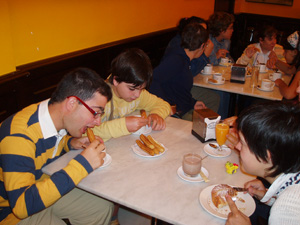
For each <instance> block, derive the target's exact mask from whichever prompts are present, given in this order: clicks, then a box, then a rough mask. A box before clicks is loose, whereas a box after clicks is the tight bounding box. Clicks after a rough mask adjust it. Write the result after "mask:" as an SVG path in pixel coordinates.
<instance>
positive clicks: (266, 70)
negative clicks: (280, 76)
mask: <svg viewBox="0 0 300 225" xmlns="http://www.w3.org/2000/svg"><path fill="white" fill-rule="evenodd" d="M268 71H269V70H268V69H267V68H266V69H265V71H259V73H267V72H268Z"/></svg>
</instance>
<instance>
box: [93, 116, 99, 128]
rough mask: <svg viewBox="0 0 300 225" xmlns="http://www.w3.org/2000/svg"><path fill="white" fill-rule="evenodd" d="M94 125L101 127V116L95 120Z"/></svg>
mask: <svg viewBox="0 0 300 225" xmlns="http://www.w3.org/2000/svg"><path fill="white" fill-rule="evenodd" d="M94 124H95V126H100V124H101V117H100V116H98V117H96V118H95V119H94Z"/></svg>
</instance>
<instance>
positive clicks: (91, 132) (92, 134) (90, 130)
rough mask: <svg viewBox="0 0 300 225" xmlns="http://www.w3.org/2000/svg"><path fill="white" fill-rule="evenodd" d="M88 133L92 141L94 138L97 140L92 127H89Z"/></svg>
mask: <svg viewBox="0 0 300 225" xmlns="http://www.w3.org/2000/svg"><path fill="white" fill-rule="evenodd" d="M86 133H87V136H88V138H89V141H90V142H91V143H92V142H93V141H94V140H95V135H94V132H93V131H92V129H91V128H89V127H88V128H87V129H86Z"/></svg>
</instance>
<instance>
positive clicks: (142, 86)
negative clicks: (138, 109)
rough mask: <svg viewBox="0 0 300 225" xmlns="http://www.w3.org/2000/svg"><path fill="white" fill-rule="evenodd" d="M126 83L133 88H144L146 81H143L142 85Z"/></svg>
mask: <svg viewBox="0 0 300 225" xmlns="http://www.w3.org/2000/svg"><path fill="white" fill-rule="evenodd" d="M126 85H127V86H128V87H130V88H134V89H139V90H141V89H144V88H145V87H146V83H143V84H142V85H139V86H136V84H129V83H126Z"/></svg>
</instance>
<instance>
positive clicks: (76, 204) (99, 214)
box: [0, 68, 113, 225]
mask: <svg viewBox="0 0 300 225" xmlns="http://www.w3.org/2000/svg"><path fill="white" fill-rule="evenodd" d="M111 96H112V94H111V90H110V88H109V86H108V85H107V84H106V83H105V81H104V80H103V79H101V78H100V76H99V75H98V74H97V73H95V72H94V71H92V70H89V69H85V68H78V69H76V70H73V71H71V72H70V73H68V74H67V75H66V76H65V77H64V78H63V79H62V81H61V82H60V83H59V85H58V87H57V89H56V91H55V92H54V93H53V95H52V97H51V99H50V100H49V99H47V100H45V101H42V102H40V103H37V104H32V105H30V106H28V107H26V108H24V109H23V110H21V111H20V112H18V113H16V114H15V115H12V116H11V117H9V118H7V119H6V120H5V121H3V123H2V124H1V127H0V224H17V223H18V224H20V225H24V224H30V225H32V224H53V225H54V224H55V225H57V224H65V222H64V221H63V220H62V219H64V218H68V219H69V220H70V222H71V223H72V224H74V223H75V221H76V224H83V225H85V224H109V223H110V220H111V216H112V212H113V204H112V203H111V202H108V201H106V200H104V199H102V198H99V197H97V196H94V195H91V194H89V193H87V192H85V191H82V190H80V189H77V188H76V185H77V184H78V183H79V182H80V181H81V180H82V179H83V178H85V177H86V176H87V175H88V174H89V173H91V172H92V171H93V170H94V169H96V168H98V167H100V166H101V165H102V164H103V158H104V157H105V153H104V152H102V150H103V149H104V148H105V147H104V144H103V143H102V142H103V141H102V140H101V139H100V138H97V139H96V140H94V141H93V142H92V143H89V141H88V138H87V137H82V134H83V133H85V132H86V130H87V128H88V127H94V126H96V125H100V122H101V121H100V116H101V115H102V114H103V112H104V107H105V105H106V103H107V101H109V100H110V99H111ZM70 135H71V136H73V138H72V137H71V136H70ZM83 146H85V149H84V150H83V151H82V152H81V154H79V155H78V156H76V157H75V158H74V159H72V160H71V161H70V162H69V163H68V165H67V166H66V167H64V168H63V169H61V170H59V171H57V172H55V173H54V174H53V175H51V176H50V177H49V176H47V175H45V174H43V172H42V168H43V167H44V166H46V165H48V164H49V163H51V162H53V161H54V160H56V159H57V158H59V157H60V156H61V155H62V154H64V153H65V152H68V151H69V150H70V149H81V148H82V147H83Z"/></svg>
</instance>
